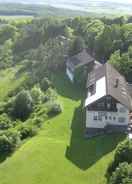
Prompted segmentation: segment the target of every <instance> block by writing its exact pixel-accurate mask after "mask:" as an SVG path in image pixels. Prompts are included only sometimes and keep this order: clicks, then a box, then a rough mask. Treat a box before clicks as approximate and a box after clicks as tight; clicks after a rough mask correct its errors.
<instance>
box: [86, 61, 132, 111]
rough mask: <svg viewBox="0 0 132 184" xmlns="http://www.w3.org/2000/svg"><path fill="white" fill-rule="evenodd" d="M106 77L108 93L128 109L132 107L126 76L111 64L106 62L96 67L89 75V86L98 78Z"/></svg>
mask: <svg viewBox="0 0 132 184" xmlns="http://www.w3.org/2000/svg"><path fill="white" fill-rule="evenodd" d="M103 76H105V77H106V95H110V96H112V97H113V98H114V99H116V100H117V101H118V102H120V103H121V104H123V105H125V106H126V107H127V108H128V109H130V110H131V109H132V98H131V96H130V93H129V91H128V86H127V82H126V80H125V78H124V77H123V76H122V75H121V74H120V73H119V72H118V71H117V70H116V69H115V68H114V67H113V66H112V65H110V64H108V63H106V64H104V65H102V66H100V67H99V68H96V69H95V70H93V71H92V72H90V73H89V75H88V81H87V87H89V86H90V85H92V84H95V83H96V81H97V80H99V79H100V78H102V77H103Z"/></svg>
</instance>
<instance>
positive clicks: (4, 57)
mask: <svg viewBox="0 0 132 184" xmlns="http://www.w3.org/2000/svg"><path fill="white" fill-rule="evenodd" d="M12 44H13V43H12V41H11V40H7V41H6V42H5V43H4V45H3V46H0V68H1V69H2V68H6V67H10V66H11V65H12V64H13V53H12Z"/></svg>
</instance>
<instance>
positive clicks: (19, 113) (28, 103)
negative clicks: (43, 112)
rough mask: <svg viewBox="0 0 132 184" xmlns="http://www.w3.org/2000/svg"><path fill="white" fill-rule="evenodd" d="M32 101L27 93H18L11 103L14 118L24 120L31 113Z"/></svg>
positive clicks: (23, 91) (24, 91)
mask: <svg viewBox="0 0 132 184" xmlns="http://www.w3.org/2000/svg"><path fill="white" fill-rule="evenodd" d="M32 108H33V100H32V97H31V95H30V93H29V91H26V90H22V91H21V92H19V93H18V94H17V96H16V98H15V100H14V102H13V109H12V113H13V115H14V117H15V118H18V119H21V120H25V119H26V118H27V117H28V116H29V114H30V113H31V112H32Z"/></svg>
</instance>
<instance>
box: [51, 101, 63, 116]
mask: <svg viewBox="0 0 132 184" xmlns="http://www.w3.org/2000/svg"><path fill="white" fill-rule="evenodd" d="M61 112H62V108H61V105H60V104H59V103H57V102H53V103H51V104H50V105H49V109H48V115H49V116H54V115H57V114H59V113H61Z"/></svg>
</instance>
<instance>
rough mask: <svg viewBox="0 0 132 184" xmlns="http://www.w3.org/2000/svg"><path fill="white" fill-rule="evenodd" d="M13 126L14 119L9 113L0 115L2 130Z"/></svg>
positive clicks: (0, 127)
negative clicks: (12, 119) (10, 117)
mask: <svg viewBox="0 0 132 184" xmlns="http://www.w3.org/2000/svg"><path fill="white" fill-rule="evenodd" d="M12 126H13V123H12V121H11V120H10V119H9V117H8V116H7V114H2V115H0V130H5V129H8V128H11V127H12Z"/></svg>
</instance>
